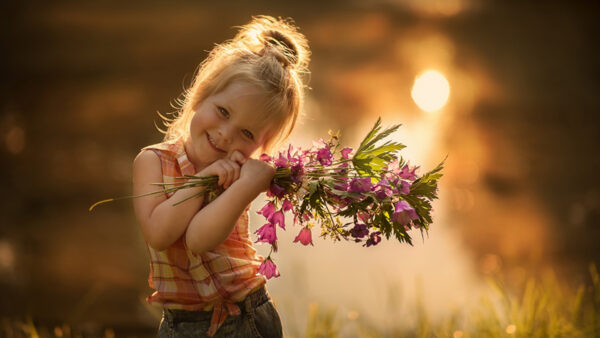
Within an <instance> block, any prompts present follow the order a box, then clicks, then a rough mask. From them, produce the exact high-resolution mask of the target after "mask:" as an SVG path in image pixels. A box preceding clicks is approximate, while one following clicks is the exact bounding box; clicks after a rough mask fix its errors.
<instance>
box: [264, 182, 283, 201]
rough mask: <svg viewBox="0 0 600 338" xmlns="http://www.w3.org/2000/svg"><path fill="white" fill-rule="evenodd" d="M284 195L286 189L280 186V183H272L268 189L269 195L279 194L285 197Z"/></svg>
mask: <svg viewBox="0 0 600 338" xmlns="http://www.w3.org/2000/svg"><path fill="white" fill-rule="evenodd" d="M283 195H285V190H284V189H283V188H282V187H280V186H279V185H277V184H275V183H271V187H270V188H269V190H268V191H267V196H269V197H273V196H277V197H279V198H283Z"/></svg>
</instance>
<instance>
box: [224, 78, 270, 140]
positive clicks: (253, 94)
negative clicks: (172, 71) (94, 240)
mask: <svg viewBox="0 0 600 338" xmlns="http://www.w3.org/2000/svg"><path fill="white" fill-rule="evenodd" d="M214 97H215V99H216V100H217V101H219V104H221V105H223V107H224V108H225V109H227V110H228V111H229V113H230V114H231V118H232V119H233V120H234V121H236V122H238V123H241V124H244V127H246V128H252V129H255V130H257V131H258V130H259V129H263V128H264V127H265V126H268V125H269V123H268V120H269V119H268V118H267V115H268V114H267V104H268V97H267V95H266V94H265V93H264V91H263V90H261V89H260V88H258V87H257V86H255V85H252V84H248V83H245V82H242V81H234V82H232V83H231V84H229V85H228V86H227V87H225V89H223V90H222V91H220V92H218V93H216V94H215V95H214Z"/></svg>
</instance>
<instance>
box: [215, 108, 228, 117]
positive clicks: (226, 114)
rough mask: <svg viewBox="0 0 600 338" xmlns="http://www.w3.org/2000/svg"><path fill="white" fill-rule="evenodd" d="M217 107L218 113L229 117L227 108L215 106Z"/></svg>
mask: <svg viewBox="0 0 600 338" xmlns="http://www.w3.org/2000/svg"><path fill="white" fill-rule="evenodd" d="M217 109H218V110H219V113H220V114H221V115H223V116H224V117H229V112H228V111H227V109H225V108H223V107H217Z"/></svg>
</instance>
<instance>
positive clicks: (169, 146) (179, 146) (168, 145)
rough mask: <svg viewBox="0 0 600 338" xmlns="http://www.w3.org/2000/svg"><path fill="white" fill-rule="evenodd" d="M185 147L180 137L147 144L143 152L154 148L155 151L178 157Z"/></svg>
mask: <svg viewBox="0 0 600 338" xmlns="http://www.w3.org/2000/svg"><path fill="white" fill-rule="evenodd" d="M183 149H184V148H183V141H182V140H181V139H178V140H173V141H164V142H161V143H156V144H151V145H149V146H145V147H143V148H142V149H141V152H144V151H145V150H153V151H154V152H161V153H168V154H170V155H172V156H174V157H178V156H179V155H180V153H181V152H182V151H183Z"/></svg>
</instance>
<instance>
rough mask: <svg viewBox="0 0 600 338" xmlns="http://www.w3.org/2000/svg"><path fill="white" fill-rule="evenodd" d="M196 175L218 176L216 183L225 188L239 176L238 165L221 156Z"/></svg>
mask: <svg viewBox="0 0 600 338" xmlns="http://www.w3.org/2000/svg"><path fill="white" fill-rule="evenodd" d="M196 176H218V177H219V181H218V183H217V184H218V185H222V186H223V188H225V189H227V188H229V186H230V185H231V184H232V183H233V182H235V181H236V180H237V179H238V178H239V177H240V165H239V164H238V162H236V161H234V160H231V159H229V158H223V159H220V160H216V161H214V162H213V163H211V164H210V165H209V166H208V167H206V168H204V169H202V170H201V171H200V172H198V173H197V174H196Z"/></svg>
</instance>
